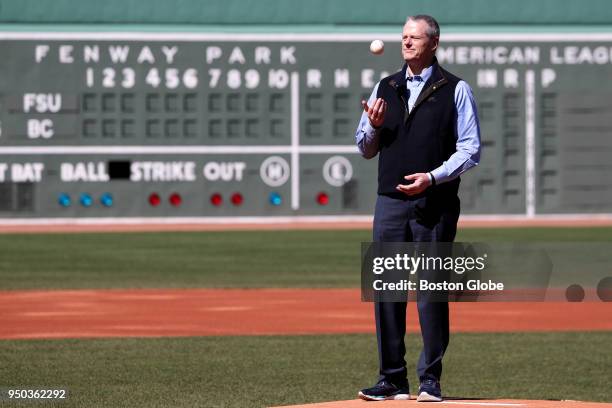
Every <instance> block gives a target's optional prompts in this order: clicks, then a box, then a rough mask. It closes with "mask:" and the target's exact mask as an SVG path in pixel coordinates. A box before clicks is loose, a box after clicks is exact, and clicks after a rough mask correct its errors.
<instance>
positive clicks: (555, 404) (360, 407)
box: [283, 398, 612, 408]
mask: <svg viewBox="0 0 612 408" xmlns="http://www.w3.org/2000/svg"><path fill="white" fill-rule="evenodd" d="M436 406H447V407H449V408H478V407H491V408H495V407H500V408H513V407H516V408H612V404H609V403H600V402H582V401H536V400H481V399H455V398H449V399H446V400H444V401H442V402H428V403H423V402H416V400H414V399H412V400H409V401H363V400H360V399H355V400H347V401H333V402H320V403H317V404H304V405H287V406H284V407H283V408H384V407H413V408H416V407H420V408H434V407H436Z"/></svg>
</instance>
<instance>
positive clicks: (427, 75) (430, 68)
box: [406, 65, 433, 83]
mask: <svg viewBox="0 0 612 408" xmlns="http://www.w3.org/2000/svg"><path fill="white" fill-rule="evenodd" d="M432 71H433V65H430V66H428V67H427V68H425V69H423V70H422V71H421V73H420V74H419V75H415V77H417V76H419V77H421V78H422V79H423V83H425V82H427V81H428V80H429V78H430V77H431V73H432ZM410 78H412V77H411V76H410V73H409V72H408V69H406V80H409V79H410Z"/></svg>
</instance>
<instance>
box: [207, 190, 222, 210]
mask: <svg viewBox="0 0 612 408" xmlns="http://www.w3.org/2000/svg"><path fill="white" fill-rule="evenodd" d="M210 203H211V204H212V205H214V206H215V207H218V206H220V205H221V203H223V197H222V196H221V194H219V193H215V194H213V195H211V196H210Z"/></svg>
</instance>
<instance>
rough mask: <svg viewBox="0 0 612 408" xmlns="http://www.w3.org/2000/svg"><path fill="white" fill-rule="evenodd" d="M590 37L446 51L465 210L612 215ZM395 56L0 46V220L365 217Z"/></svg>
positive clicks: (54, 39) (604, 112)
mask: <svg viewBox="0 0 612 408" xmlns="http://www.w3.org/2000/svg"><path fill="white" fill-rule="evenodd" d="M374 37H377V38H382V39H384V40H385V41H386V43H387V46H386V51H385V54H384V55H383V56H374V55H372V54H370V53H369V52H368V45H369V41H370V40H371V38H374ZM396 37H397V38H396ZM582 37H585V36H582ZM582 37H581V38H577V39H572V38H571V36H568V35H564V36H559V37H558V38H557V37H555V36H554V35H546V36H542V38H540V39H539V38H538V36H537V35H535V36H521V35H518V34H515V35H510V34H508V35H502V34H498V35H487V36H484V35H482V36H478V35H475V34H469V35H467V34H466V35H448V36H446V37H443V38H442V43H441V47H440V49H439V51H438V58H439V60H440V62H441V64H442V65H443V66H444V67H446V68H447V69H448V70H450V71H451V72H453V73H455V74H456V75H458V76H460V77H462V78H464V79H465V80H466V81H467V82H468V83H469V84H470V85H471V86H472V88H473V89H474V93H475V96H476V100H477V103H478V109H479V115H480V120H481V130H482V144H483V150H482V161H481V164H480V165H479V166H478V168H476V169H475V170H473V171H470V172H469V173H468V174H466V175H465V177H464V179H463V181H462V192H461V199H462V209H463V212H464V213H466V214H526V215H528V216H533V215H537V214H546V213H604V212H610V211H612V187H611V185H610V183H609V180H610V176H611V175H612V174H611V167H610V165H609V161H610V160H609V158H608V156H609V154H610V151H611V150H612V138H610V132H611V130H612V120H611V119H610V115H609V110H610V109H611V108H610V107H609V103H608V102H607V101H608V100H609V95H610V90H608V88H607V87H608V86H610V85H609V84H608V83H607V78H609V76H610V74H611V73H612V69H611V55H610V54H611V52H612V51H611V50H612V36H609V38H608V36H605V35H599V36H594V37H593V38H590V37H588V36H586V38H582ZM399 47H400V45H399V35H398V36H395V35H389V34H386V35H382V36H369V35H368V36H364V35H351V34H324V35H314V34H303V35H298V34H274V35H272V34H269V35H265V34H253V35H247V34H234V35H232V34H205V33H174V34H173V33H119V32H116V33H114V32H101V33H91V32H90V33H75V32H66V33H61V32H54V33H42V32H33V33H12V32H11V33H8V32H4V33H0V55H1V58H2V61H3V63H2V64H1V65H0V217H3V218H74V217H76V218H79V217H86V218H91V217H93V218H98V217H108V218H122V217H130V218H131V217H145V218H146V217H216V216H224V217H227V216H292V215H330V216H342V215H369V214H371V213H372V209H373V203H374V199H375V192H376V172H377V167H376V159H374V160H369V161H368V160H365V159H363V158H362V157H361V156H360V155H359V153H358V151H357V149H356V147H355V144H354V133H355V129H356V127H357V123H358V120H359V116H360V113H361V106H360V100H361V99H363V98H366V99H367V97H368V96H369V95H370V92H371V89H372V87H373V86H374V85H375V84H376V82H377V81H378V80H379V79H380V78H381V77H384V76H386V75H389V74H390V73H392V72H395V71H396V70H398V69H400V68H401V65H402V61H401V58H400V48H399Z"/></svg>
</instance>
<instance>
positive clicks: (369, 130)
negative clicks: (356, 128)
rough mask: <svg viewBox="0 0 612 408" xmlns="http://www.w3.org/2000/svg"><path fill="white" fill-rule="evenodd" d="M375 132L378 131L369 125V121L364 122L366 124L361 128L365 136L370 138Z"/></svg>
mask: <svg viewBox="0 0 612 408" xmlns="http://www.w3.org/2000/svg"><path fill="white" fill-rule="evenodd" d="M376 132H378V129H377V128H375V127H374V126H372V124H371V123H370V120H369V119H368V120H366V123H365V125H364V127H363V133H365V134H366V135H368V136H370V135H375V134H376Z"/></svg>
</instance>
